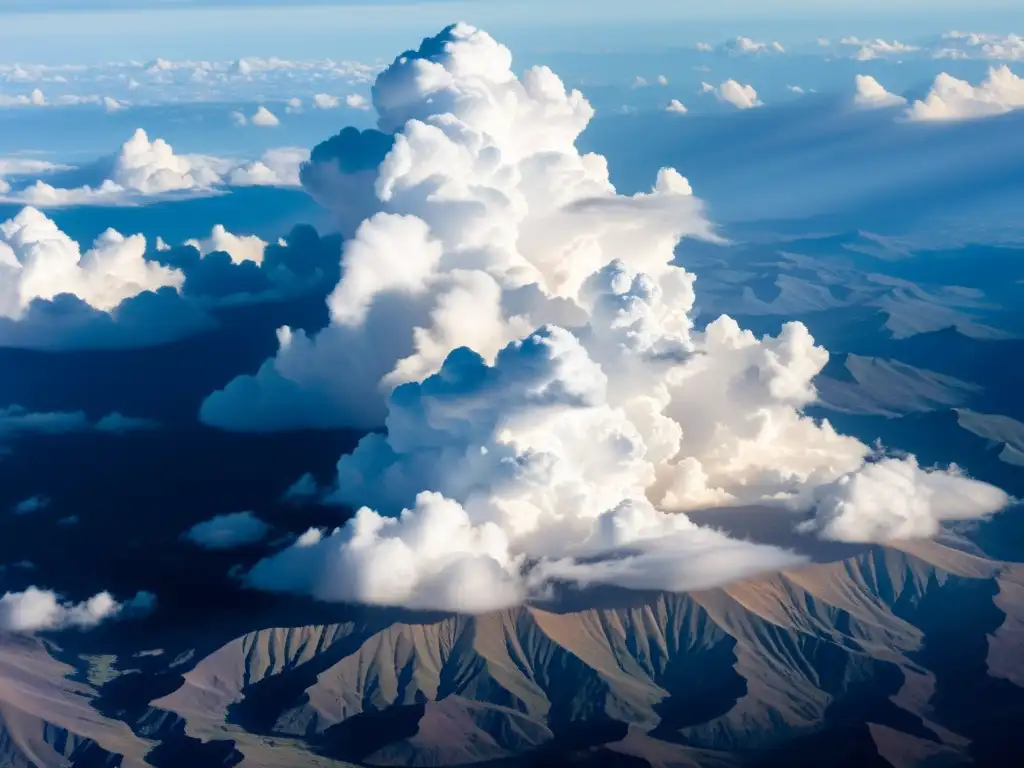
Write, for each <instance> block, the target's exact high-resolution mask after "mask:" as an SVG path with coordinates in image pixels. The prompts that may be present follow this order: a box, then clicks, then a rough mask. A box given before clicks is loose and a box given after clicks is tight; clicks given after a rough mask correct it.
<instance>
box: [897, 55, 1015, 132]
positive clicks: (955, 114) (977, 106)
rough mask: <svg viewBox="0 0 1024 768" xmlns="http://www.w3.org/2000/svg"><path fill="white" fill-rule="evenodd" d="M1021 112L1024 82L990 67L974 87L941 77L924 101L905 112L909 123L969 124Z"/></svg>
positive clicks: (1008, 73)
mask: <svg viewBox="0 0 1024 768" xmlns="http://www.w3.org/2000/svg"><path fill="white" fill-rule="evenodd" d="M1021 108H1024V79H1022V78H1020V77H1017V75H1015V74H1014V73H1013V72H1012V71H1011V70H1010V68H1009V67H1008V66H1006V65H1003V66H1001V67H993V68H991V69H989V71H988V75H987V76H986V77H985V79H984V80H983V81H982V82H981V83H980V84H979V85H977V86H974V85H971V84H970V83H968V82H967V81H966V80H959V79H957V78H955V77H953V76H952V75H949V74H946V73H945V72H943V73H941V74H940V75H939V76H938V77H936V78H935V82H934V83H933V84H932V88H931V90H930V91H929V92H928V95H927V96H926V97H925V98H924V100H923V101H915V102H914V103H913V104H912V105H910V107H909V108H908V109H907V115H908V116H909V117H910V118H911V119H912V120H969V119H973V118H981V117H991V116H993V115H1001V114H1004V113H1006V112H1011V111H1013V110H1015V109H1021Z"/></svg>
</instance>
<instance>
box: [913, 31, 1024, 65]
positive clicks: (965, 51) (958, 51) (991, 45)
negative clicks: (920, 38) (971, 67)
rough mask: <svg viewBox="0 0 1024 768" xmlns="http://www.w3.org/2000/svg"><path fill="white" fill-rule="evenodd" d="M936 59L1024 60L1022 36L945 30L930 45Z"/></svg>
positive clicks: (1023, 39)
mask: <svg viewBox="0 0 1024 768" xmlns="http://www.w3.org/2000/svg"><path fill="white" fill-rule="evenodd" d="M931 50H932V54H933V56H934V58H936V59H989V60H1002V61H1021V60H1024V36H1021V35H1016V34H1009V35H997V34H991V33H981V32H947V33H945V34H944V35H942V36H941V38H940V39H939V41H938V42H937V43H936V44H935V45H933V46H932V48H931Z"/></svg>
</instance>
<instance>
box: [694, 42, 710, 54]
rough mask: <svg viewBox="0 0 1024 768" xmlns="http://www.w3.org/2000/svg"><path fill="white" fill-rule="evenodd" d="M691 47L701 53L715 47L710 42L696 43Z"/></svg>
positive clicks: (708, 51)
mask: <svg viewBox="0 0 1024 768" xmlns="http://www.w3.org/2000/svg"><path fill="white" fill-rule="evenodd" d="M693 47H694V48H696V49H697V50H698V51H700V52H702V53H710V52H711V51H713V50H715V47H714V46H713V45H711V44H710V43H696V44H695V45H694V46H693Z"/></svg>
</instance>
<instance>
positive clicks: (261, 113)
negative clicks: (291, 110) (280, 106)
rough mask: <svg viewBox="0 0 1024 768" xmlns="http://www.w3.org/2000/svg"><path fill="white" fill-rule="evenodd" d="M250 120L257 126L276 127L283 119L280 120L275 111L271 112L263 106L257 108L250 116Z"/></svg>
mask: <svg viewBox="0 0 1024 768" xmlns="http://www.w3.org/2000/svg"><path fill="white" fill-rule="evenodd" d="M249 120H250V121H251V122H252V124H253V125H255V126H256V127H257V128H275V127H277V126H279V125H280V124H281V121H280V120H278V118H277V115H275V114H274V113H273V112H271V111H270V110H269V109H267V108H266V107H264V106H261V107H260V108H259V109H257V110H256V111H255V112H254V113H253V116H252V117H251V118H249Z"/></svg>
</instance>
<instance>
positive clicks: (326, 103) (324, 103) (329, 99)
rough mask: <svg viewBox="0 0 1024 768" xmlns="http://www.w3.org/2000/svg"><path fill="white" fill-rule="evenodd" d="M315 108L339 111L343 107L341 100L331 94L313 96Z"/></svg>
mask: <svg viewBox="0 0 1024 768" xmlns="http://www.w3.org/2000/svg"><path fill="white" fill-rule="evenodd" d="M313 106H314V107H316V108H317V109H337V108H338V107H340V106H341V100H340V99H339V98H338V97H337V96H331V95H330V94H329V93H317V94H314V95H313Z"/></svg>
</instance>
